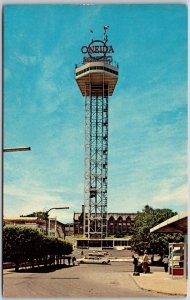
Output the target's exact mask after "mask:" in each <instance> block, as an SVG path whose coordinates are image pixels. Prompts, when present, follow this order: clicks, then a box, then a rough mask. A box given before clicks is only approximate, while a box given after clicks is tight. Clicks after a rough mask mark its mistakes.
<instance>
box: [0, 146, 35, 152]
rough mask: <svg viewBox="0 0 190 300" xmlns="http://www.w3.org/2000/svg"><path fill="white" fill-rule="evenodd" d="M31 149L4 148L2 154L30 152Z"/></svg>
mask: <svg viewBox="0 0 190 300" xmlns="http://www.w3.org/2000/svg"><path fill="white" fill-rule="evenodd" d="M30 150H31V147H16V148H4V149H3V152H16V151H30Z"/></svg>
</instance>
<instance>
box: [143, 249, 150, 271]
mask: <svg viewBox="0 0 190 300" xmlns="http://www.w3.org/2000/svg"><path fill="white" fill-rule="evenodd" d="M148 263H149V257H148V254H147V251H146V250H145V251H144V256H143V272H144V273H148V271H149V267H148Z"/></svg>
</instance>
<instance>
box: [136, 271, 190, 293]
mask: <svg viewBox="0 0 190 300" xmlns="http://www.w3.org/2000/svg"><path fill="white" fill-rule="evenodd" d="M131 276H132V277H133V279H134V281H135V282H136V284H137V285H138V286H139V287H140V288H141V289H145V290H149V291H155V292H158V293H163V294H169V295H181V296H187V280H186V279H184V278H179V277H177V278H174V277H173V279H172V276H170V275H169V274H168V273H165V272H153V273H147V274H142V273H141V274H140V276H133V274H131Z"/></svg>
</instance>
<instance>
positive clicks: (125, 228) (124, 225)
mask: <svg viewBox="0 0 190 300" xmlns="http://www.w3.org/2000/svg"><path fill="white" fill-rule="evenodd" d="M136 215H137V214H136V213H108V218H107V220H108V235H114V236H118V237H119V236H124V235H130V232H131V228H132V226H133V224H134V219H135V217H136ZM73 224H74V234H83V212H82V213H74V217H73Z"/></svg>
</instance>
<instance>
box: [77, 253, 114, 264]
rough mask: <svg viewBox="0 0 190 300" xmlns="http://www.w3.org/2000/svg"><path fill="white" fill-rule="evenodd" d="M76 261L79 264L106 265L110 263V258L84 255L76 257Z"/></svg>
mask: <svg viewBox="0 0 190 300" xmlns="http://www.w3.org/2000/svg"><path fill="white" fill-rule="evenodd" d="M77 262H78V263H80V264H104V265H107V264H109V263H110V260H109V259H108V258H106V257H102V256H96V255H94V256H92V255H90V256H85V257H83V258H78V259H77Z"/></svg>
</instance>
